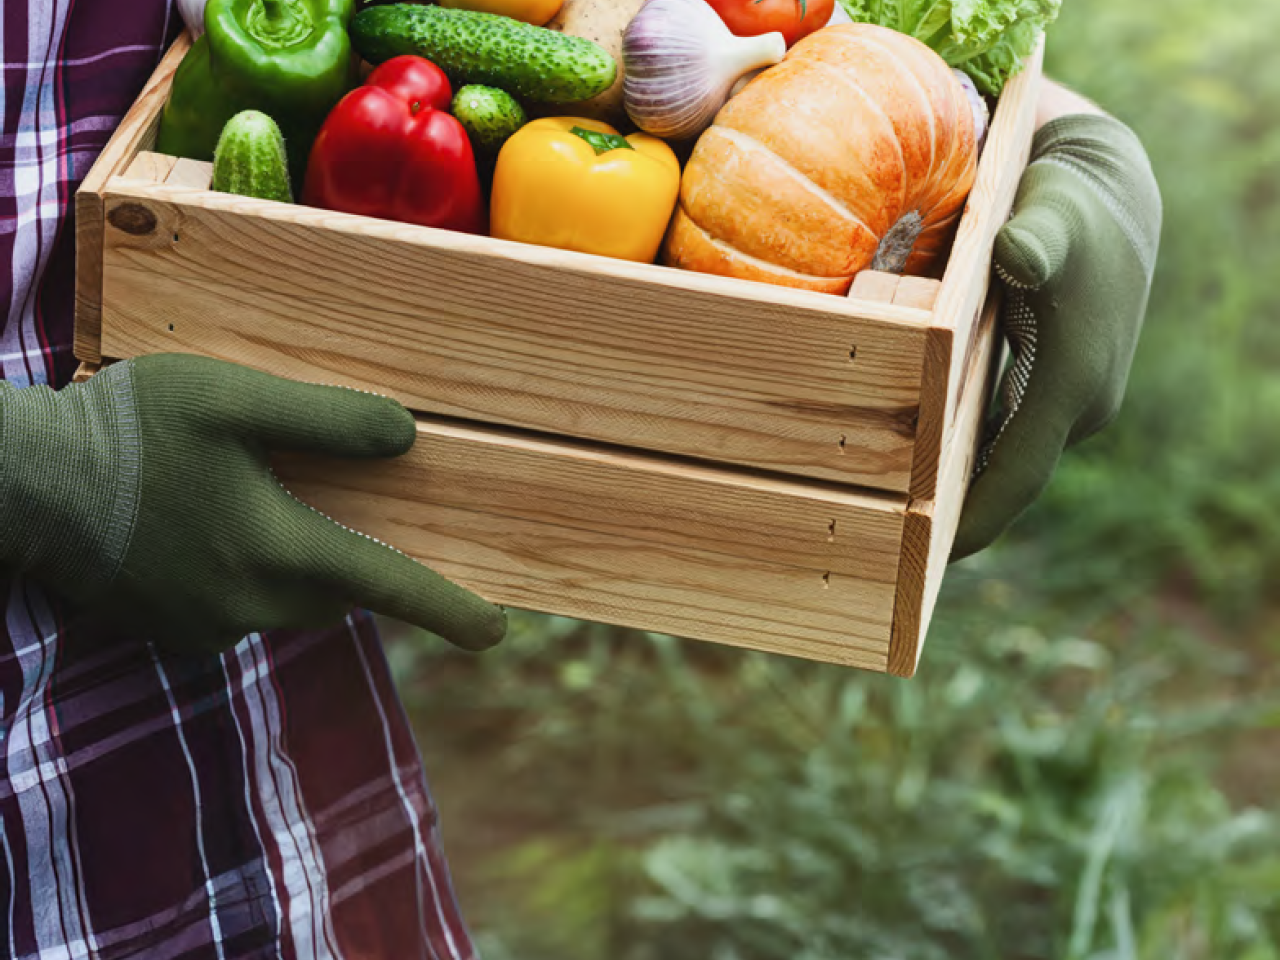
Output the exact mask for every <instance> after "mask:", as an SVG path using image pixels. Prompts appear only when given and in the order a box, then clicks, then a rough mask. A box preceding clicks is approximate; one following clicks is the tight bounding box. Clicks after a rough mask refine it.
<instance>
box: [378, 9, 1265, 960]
mask: <svg viewBox="0 0 1280 960" xmlns="http://www.w3.org/2000/svg"><path fill="white" fill-rule="evenodd" d="M1065 7H1066V9H1065V10H1064V12H1063V16H1062V19H1061V20H1060V21H1059V23H1058V24H1057V25H1056V27H1055V28H1054V30H1053V32H1052V34H1051V37H1050V46H1049V49H1050V53H1049V66H1048V70H1049V73H1050V74H1051V75H1052V76H1054V77H1056V78H1058V79H1061V80H1063V81H1065V82H1067V83H1069V84H1070V85H1072V86H1074V87H1075V88H1077V89H1079V90H1081V91H1082V92H1084V93H1085V94H1087V95H1089V96H1091V97H1093V98H1094V99H1096V100H1097V101H1099V102H1100V103H1101V104H1103V105H1104V106H1106V107H1107V108H1108V109H1110V110H1111V111H1112V112H1114V113H1116V114H1117V115H1118V116H1120V117H1121V118H1122V119H1124V120H1125V121H1127V122H1129V123H1130V124H1131V125H1132V126H1134V127H1135V128H1136V129H1137V130H1138V132H1139V133H1140V135H1141V136H1142V137H1143V139H1144V140H1145V142H1146V143H1147V145H1148V147H1149V150H1150V152H1151V155H1152V160H1153V162H1154V164H1155V167H1156V170H1157V173H1158V175H1159V178H1160V181H1161V183H1162V185H1163V190H1164V196H1165V202H1166V220H1165V233H1164V240H1163V247H1162V254H1161V263H1160V270H1159V275H1158V278H1157V284H1156V289H1155V292H1154V298H1153V301H1152V305H1151V310H1150V313H1149V316H1148V321H1147V324H1148V326H1147V329H1146V332H1145V334H1144V341H1143V344H1142V348H1141V349H1140V351H1139V355H1138V359H1137V364H1136V368H1135V370H1134V374H1133V378H1132V381H1131V383H1130V391H1129V396H1128V400H1127V403H1126V407H1125V410H1124V412H1123V414H1122V416H1121V418H1120V419H1119V420H1118V421H1117V422H1116V423H1115V425H1114V426H1113V427H1112V428H1110V430H1108V431H1107V432H1106V433H1105V434H1104V435H1103V436H1101V437H1099V438H1096V439H1095V440H1093V441H1090V442H1089V443H1087V444H1085V445H1084V446H1082V447H1080V448H1078V449H1077V450H1076V451H1074V452H1073V453H1072V454H1071V455H1070V456H1069V457H1068V458H1067V459H1066V460H1065V461H1064V463H1063V465H1062V468H1061V470H1060V472H1059V474H1058V476H1057V478H1056V479H1055V482H1054V484H1053V486H1052V488H1051V489H1050V491H1049V493H1048V494H1047V496H1046V497H1045V498H1044V500H1043V501H1042V502H1041V503H1040V504H1039V505H1038V506H1037V507H1036V508H1035V510H1034V511H1033V512H1032V513H1031V514H1029V515H1028V516H1027V517H1026V518H1025V520H1024V521H1023V522H1022V523H1021V524H1020V525H1019V526H1018V527H1017V529H1016V530H1015V531H1014V532H1013V534H1012V535H1010V536H1008V537H1007V538H1006V539H1005V541H1004V542H1002V543H1001V544H1000V545H999V546H998V547H996V548H994V549H992V550H990V551H988V552H987V553H985V554H983V555H980V556H978V557H975V558H973V559H971V560H969V561H967V562H966V563H964V564H962V565H959V566H957V567H956V568H954V569H953V570H952V571H951V574H950V577H949V582H948V583H947V585H946V588H945V590H944V594H943V598H942V600H941V603H940V606H939V610H938V614H937V618H936V620H935V623H934V626H933V629H932V632H931V635H930V640H929V645H928V647H927V649H926V653H925V657H924V662H923V666H922V669H921V673H920V675H919V676H918V677H917V678H916V679H915V680H912V681H910V682H902V681H897V680H893V679H890V678H886V677H878V676H870V675H863V674H859V673H856V672H852V671H847V670H841V669H837V668H831V667H825V666H819V665H813V664H806V663H800V662H794V661H791V660H788V659H785V658H777V657H767V656H763V655H754V654H743V653H740V652H737V651H732V650H724V649H718V648H714V647H711V646H708V645H701V644H693V643H687V642H680V641H676V640H672V639H670V638H663V637H656V636H648V635H644V634H638V633H634V632H628V631H621V630H612V629H606V628H603V627H599V626H594V625H589V624H582V623H578V622H575V621H568V620H562V619H556V618H548V617H536V616H532V615H520V616H518V617H517V619H516V620H515V624H514V629H513V635H512V636H511V637H510V639H509V640H508V642H507V643H506V644H505V645H504V647H502V648H500V649H499V650H497V651H494V652H492V653H490V654H487V655H485V656H483V657H468V656H465V655H461V654H456V653H452V652H450V651H449V650H447V649H446V648H445V647H444V645H442V644H437V643H435V642H432V641H431V640H430V639H428V638H426V637H422V636H414V635H408V634H404V633H399V634H395V633H392V632H390V631H389V632H388V644H389V651H390V654H391V656H392V658H393V662H394V665H395V668H396V670H397V672H398V675H399V677H400V681H401V687H402V690H403V692H404V695H405V698H406V702H407V704H408V706H409V709H410V711H411V713H412V715H413V718H414V722H415V724H416V727H417V730H418V734H419V740H420V743H421V746H422V748H423V752H424V754H425V756H426V760H427V769H428V773H429V775H430V777H431V781H432V785H433V788H434V791H435V794H436V797H437V800H438V801H439V804H440V807H441V810H442V815H443V819H444V830H445V838H446V843H447V846H448V849H449V851H450V855H451V861H452V864H453V868H454V871H455V879H456V880H457V883H458V887H459V894H460V896H461V899H462V902H463V906H464V909H465V910H466V913H467V915H468V917H469V922H470V924H471V926H472V928H473V930H474V932H475V933H476V935H477V938H478V940H479V942H480V944H481V947H482V952H483V955H484V956H485V957H486V958H487V960H508V958H520V960H605V958H607V960H686V958H687V960H695V958H696V960H827V958H831V960H837V958H838V960H863V958H865V960H934V958H939V960H942V958H947V960H987V958H999V960H1024V958H1025V960H1040V958H1053V960H1086V958H1087V960H1131V958H1142V960H1148V958H1149V960H1182V958H1185V960H1201V958H1203V960H1278V958H1280V824H1278V822H1277V804H1276V803H1275V797H1276V795H1277V791H1278V790H1280V732H1277V727H1278V726H1280V685H1277V683H1276V681H1277V679H1278V678H1277V674H1278V673H1280V671H1278V670H1277V667H1276V663H1277V653H1278V652H1280V630H1278V629H1277V628H1278V627H1280V595H1277V593H1276V591H1275V590H1274V585H1275V584H1276V583H1277V580H1278V579H1280V509H1277V508H1278V507H1280V444H1277V443H1275V442H1274V441H1275V438H1276V429H1275V427H1276V423H1277V418H1280V376H1277V371H1280V283H1277V281H1276V279H1275V274H1274V271H1275V270H1276V267H1277V265H1278V264H1280V61H1277V60H1276V58H1275V53H1274V47H1273V44H1274V41H1275V37H1276V36H1280V4H1277V3H1276V2H1275V0H1233V2H1232V3H1230V4H1217V3H1206V2H1205V0H1163V2H1161V3H1159V4H1153V3H1150V2H1149V0H1067V2H1066V4H1065Z"/></svg>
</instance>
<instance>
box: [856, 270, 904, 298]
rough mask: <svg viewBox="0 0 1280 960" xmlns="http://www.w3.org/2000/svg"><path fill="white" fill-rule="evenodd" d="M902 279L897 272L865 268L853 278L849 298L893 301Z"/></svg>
mask: <svg viewBox="0 0 1280 960" xmlns="http://www.w3.org/2000/svg"><path fill="white" fill-rule="evenodd" d="M901 281H902V277H901V276H899V275H898V274H896V273H885V272H883V271H881V270H863V271H862V272H861V273H859V274H857V275H855V276H854V278H853V285H852V286H850V287H849V299H850V300H862V301H866V302H868V303H893V297H894V294H895V293H897V292H898V284H899V283H900V282H901Z"/></svg>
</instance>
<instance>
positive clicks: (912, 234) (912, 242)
mask: <svg viewBox="0 0 1280 960" xmlns="http://www.w3.org/2000/svg"><path fill="white" fill-rule="evenodd" d="M923 231H924V217H922V216H920V214H919V213H918V212H916V211H914V210H913V211H912V212H911V213H908V214H904V215H903V217H902V219H901V220H899V221H898V222H897V223H895V224H894V225H893V226H892V227H890V228H889V232H888V233H886V234H885V235H884V239H883V240H881V241H880V246H879V247H877V248H876V255H875V259H873V260H872V261H871V269H872V270H883V271H884V272H885V273H902V271H903V270H905V269H906V268H907V260H908V259H909V258H910V257H911V251H912V250H914V249H915V246H916V241H917V240H919V239H920V234H921V233H922V232H923Z"/></svg>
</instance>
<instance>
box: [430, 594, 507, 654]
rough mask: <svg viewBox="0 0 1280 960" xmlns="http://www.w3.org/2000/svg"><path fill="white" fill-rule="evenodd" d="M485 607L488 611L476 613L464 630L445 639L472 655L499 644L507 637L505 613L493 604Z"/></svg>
mask: <svg viewBox="0 0 1280 960" xmlns="http://www.w3.org/2000/svg"><path fill="white" fill-rule="evenodd" d="M486 606H487V607H488V609H487V610H483V611H477V612H476V613H475V615H474V616H473V617H471V618H470V619H469V622H468V623H467V625H466V627H465V628H463V629H460V630H459V631H458V632H457V634H456V635H455V636H450V637H445V639H446V640H448V641H449V642H450V643H452V644H453V645H454V646H457V647H461V648H462V649H463V650H470V651H471V652H472V653H482V652H483V651H485V650H489V649H491V648H493V647H496V646H497V645H498V644H500V643H501V642H502V641H503V640H504V639H506V636H507V611H506V610H505V609H504V608H502V607H498V606H494V605H493V604H486Z"/></svg>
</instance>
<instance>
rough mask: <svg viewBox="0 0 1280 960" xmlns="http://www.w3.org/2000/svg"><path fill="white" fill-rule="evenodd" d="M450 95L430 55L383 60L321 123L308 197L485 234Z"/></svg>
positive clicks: (311, 201)
mask: <svg viewBox="0 0 1280 960" xmlns="http://www.w3.org/2000/svg"><path fill="white" fill-rule="evenodd" d="M452 99H453V91H452V89H450V87H449V80H448V78H447V77H446V76H445V75H444V71H442V70H441V69H440V68H439V67H437V66H436V65H435V64H434V63H432V62H431V61H429V60H424V59H422V58H421V57H413V56H403V57H396V58H394V59H392V60H388V61H387V62H386V63H384V64H382V65H381V66H380V67H378V68H377V69H376V70H374V71H373V73H371V74H370V75H369V79H368V80H367V81H365V84H364V86H362V87H358V88H356V89H355V90H352V91H351V92H350V93H348V94H347V95H346V96H345V97H343V99H342V100H341V101H339V103H338V105H337V106H336V107H334V108H333V111H332V112H331V113H330V114H329V116H328V118H327V119H326V120H325V122H324V126H323V127H321V128H320V135H319V136H318V137H317V138H316V142H315V146H314V147H313V148H312V150H311V159H310V161H309V162H308V164H307V178H306V184H305V186H304V188H303V194H302V201H303V203H305V204H308V205H310V206H314V207H324V208H326V209H329V210H340V211H342V212H343V213H357V214H361V215H363V216H367V217H380V218H382V219H386V220H401V221H403V222H405V223H418V224H422V225H424V226H428V227H443V228H445V229H448V230H464V231H466V232H468V233H483V232H484V230H485V224H486V216H485V210H484V201H483V199H482V197H481V193H480V179H479V177H478V176H477V174H476V161H475V155H474V154H473V153H472V150H471V141H470V140H469V139H468V138H467V132H466V131H465V130H464V129H463V128H462V124H460V123H459V122H458V121H457V120H455V119H454V118H453V117H452V116H450V115H449V114H448V113H447V112H446V111H447V110H448V109H449V104H450V101H451V100H452Z"/></svg>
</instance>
